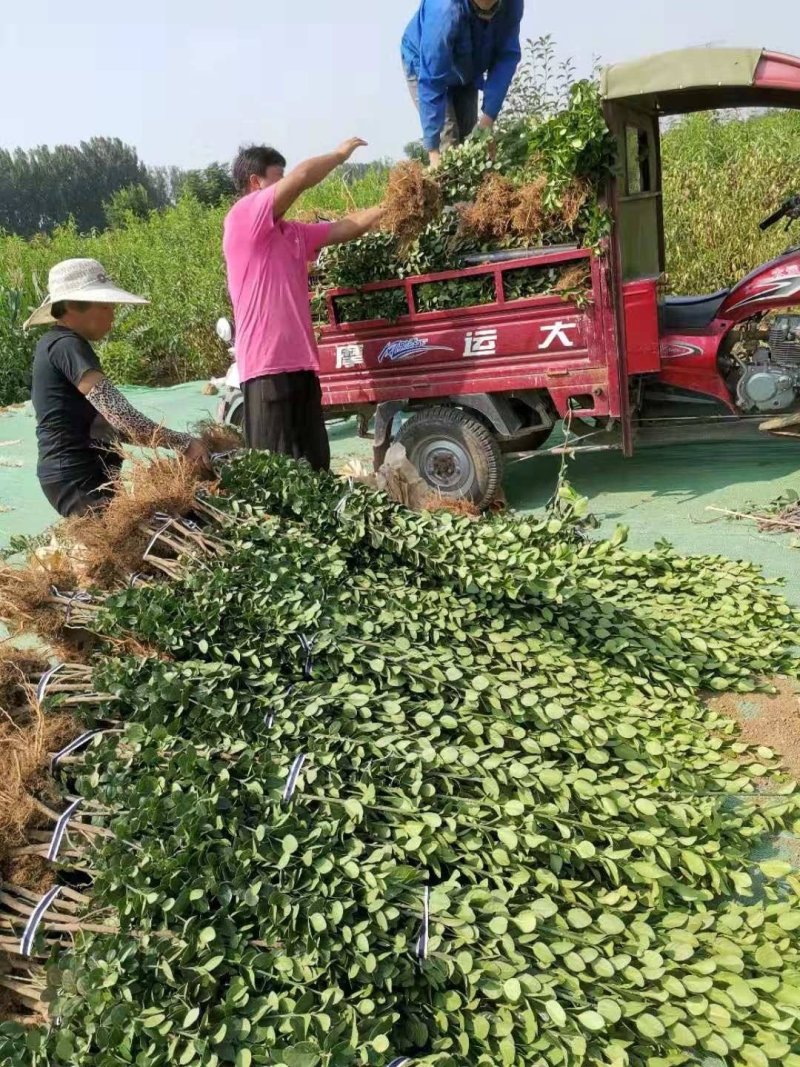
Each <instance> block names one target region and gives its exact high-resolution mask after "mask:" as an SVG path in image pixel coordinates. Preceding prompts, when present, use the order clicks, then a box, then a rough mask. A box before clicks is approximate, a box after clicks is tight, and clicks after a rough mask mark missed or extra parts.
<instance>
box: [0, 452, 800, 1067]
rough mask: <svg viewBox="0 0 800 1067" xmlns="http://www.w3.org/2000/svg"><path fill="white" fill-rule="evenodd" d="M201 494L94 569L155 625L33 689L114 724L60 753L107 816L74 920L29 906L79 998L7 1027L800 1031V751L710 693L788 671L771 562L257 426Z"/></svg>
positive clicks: (99, 619) (683, 1045)
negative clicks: (509, 511)
mask: <svg viewBox="0 0 800 1067" xmlns="http://www.w3.org/2000/svg"><path fill="white" fill-rule="evenodd" d="M191 511H192V514H193V516H194V517H193V519H192V520H191V521H192V522H193V524H194V525H195V526H196V527H197V530H196V531H194V532H196V533H197V534H198V537H199V540H191V539H189V538H184V537H183V534H182V533H180V532H179V527H181V525H182V524H181V522H180V517H176V518H175V519H174V520H173V525H172V526H171V527H168V528H166V529H165V530H164V531H163V532H162V533H158V531H157V532H156V536H155V537H154V539H153V541H152V543H151V544H150V545H148V546H147V547H148V553H147V556H148V560H149V562H150V564H151V567H152V569H151V572H150V578H149V580H147V581H146V582H144V583H135V584H134V585H133V586H132V587H130V588H124V589H121V588H120V585H121V583H120V582H119V581H118V580H117V578H116V576H113V577H112V580H111V582H110V583H109V587H108V588H107V589H103V588H102V587H101V584H100V583H98V584H96V585H94V586H93V587H92V588H91V589H90V593H91V595H92V597H93V609H94V610H93V615H92V618H91V625H92V627H93V629H94V631H95V633H96V635H97V637H98V639H99V640H105V641H109V642H111V643H110V645H109V646H108V647H109V648H112V649H113V648H114V647H116V642H118V641H119V640H120V639H121V638H123V637H125V636H126V635H134V636H135V637H136V639H137V640H139V641H140V642H142V643H143V644H145V645H147V646H149V647H150V648H152V649H153V650H154V651H158V652H159V653H160V657H161V658H156V657H155V656H151V657H141V656H139V657H128V658H124V657H119V656H116V655H109V654H106V655H103V656H102V657H99V658H98V659H97V660H96V661H95V662H94V663H93V664H91V665H86V666H83V667H81V666H74V667H67V668H63V669H62V672H59V674H57V675H55V676H53V678H52V680H51V682H50V684H49V685H48V686H47V687H45V692H44V693H43V694H42V699H41V701H40V704H41V706H42V710H43V712H44V714H55V713H57V712H58V710H59V709H60V708H61V707H62V706H63V705H64V704H65V703H66V702H67V701H68V700H70V699H74V692H73V690H71V689H70V690H69V691H66V692H65V691H61V690H60V689H59V688H58V687H59V684H64V682H61V683H59V678H60V677H62V674H63V677H64V678H65V679H68V680H69V684H70V685H71V686H79V687H80V691H81V694H82V700H83V703H82V704H81V705H80V708H79V710H80V714H81V716H82V718H83V719H84V727H85V728H86V730H87V732H89V733H92V732H94V731H95V730H98V731H101V732H100V734H99V736H96V737H94V738H93V740H92V741H91V742H90V743H89V744H88V745H87V746H86V747H85V748H83V749H82V750H81V752H80V754H77V755H75V756H73V757H70V760H71V762H69V763H68V764H65V765H64V767H63V768H62V771H61V774H62V781H63V784H64V788H65V792H66V793H67V795H68V796H69V797H72V798H74V800H78V801H80V805H81V807H80V809H79V810H81V811H83V812H84V813H87V814H86V815H84V816H82V818H86V817H88V818H90V821H91V823H92V824H93V825H94V826H95V827H96V828H97V829H98V831H99V830H101V829H102V830H104V831H106V832H105V833H104V834H103V835H101V836H96V838H95V839H93V840H90V839H88V838H87V837H85V836H84V837H83V838H82V839H80V840H75V841H73V842H72V844H73V845H74V848H73V849H72V851H71V852H70V854H69V856H68V857H66V858H68V859H69V864H67V863H65V865H64V866H65V870H64V871H63V872H62V873H61V877H62V879H67V878H68V877H69V870H70V869H71V866H72V864H77V865H78V866H79V867H80V869H81V870H82V871H84V872H87V871H88V872H90V879H91V886H90V887H89V886H84V887H83V888H82V889H81V890H80V894H81V900H80V902H79V901H73V899H72V898H70V897H66V900H65V903H66V904H68V905H70V906H72V905H73V904H74V905H75V906H76V907H78V908H79V911H78V913H77V917H75V918H74V919H73V927H74V928H75V930H74V945H73V946H72V947H71V948H70V949H69V950H65V946H64V945H63V943H62V938H63V935H64V932H65V931H66V930H68V929H69V925H68V920H67V919H66V918H65V916H64V914H63V912H62V910H60V909H59V906H58V905H59V902H58V901H56V902H55V907H54V908H53V909H50V910H48V911H47V912H46V915H45V916H44V918H43V920H42V923H41V926H40V928H39V930H38V933H36V935H35V937H34V940H33V942H32V946H31V947H32V949H33V951H34V953H36V954H37V956H38V958H40V959H42V960H44V958H45V957H46V955H47V952H48V950H49V951H50V964H49V970H50V975H49V987H50V990H51V992H50V994H48V996H49V997H53V998H55V1002H54V1003H53V1005H52V1009H51V1017H52V1019H53V1023H52V1025H51V1026H50V1028H49V1029H48V1028H42V1029H37V1030H34V1031H32V1032H27V1033H26V1032H25V1031H24V1030H23V1029H22V1028H21V1027H19V1026H18V1025H17V1024H9V1025H7V1026H5V1027H2V1028H0V1057H2V1056H6V1057H8V1058H9V1061H10V1062H14V1063H15V1064H17V1063H19V1064H25V1065H27V1064H29V1063H30V1064H31V1067H43V1065H44V1064H49V1065H50V1067H67V1065H70V1067H88V1065H92V1067H100V1065H101V1064H102V1065H106V1064H108V1063H114V1062H119V1063H138V1064H147V1065H148V1067H166V1065H167V1064H170V1065H172V1064H174V1063H183V1064H202V1065H207V1067H218V1065H221V1064H228V1063H233V1064H245V1065H249V1064H274V1065H279V1064H282V1065H285V1067H292V1065H294V1067H316V1065H323V1064H324V1065H330V1067H356V1065H359V1067H389V1065H390V1064H394V1065H397V1064H408V1065H409V1067H410V1065H412V1064H413V1065H415V1067H421V1065H424V1067H456V1065H464V1064H466V1065H473V1067H489V1065H492V1067H495V1065H497V1064H506V1065H508V1067H516V1065H519V1067H523V1065H526V1067H528V1065H530V1064H532V1063H543V1064H553V1065H560V1064H563V1065H568V1064H575V1065H583V1064H585V1065H587V1067H588V1065H590V1064H607V1065H611V1064H614V1065H616V1064H619V1065H632V1067H645V1065H648V1067H652V1065H656V1064H664V1065H667V1064H682V1063H687V1064H688V1063H694V1062H698V1061H711V1062H719V1063H722V1064H725V1065H728V1064H730V1065H739V1064H741V1065H744V1067H751V1065H752V1064H756V1063H759V1064H762V1063H766V1064H769V1063H771V1062H780V1061H782V1062H785V1063H787V1064H789V1067H797V1064H798V1062H800V1057H798V1054H797V1051H796V1049H797V1046H798V1041H800V949H798V946H797V940H796V930H797V929H798V928H800V903H799V902H798V895H799V894H800V879H798V878H797V877H796V876H795V875H793V874H792V872H791V868H790V865H789V864H788V863H785V862H783V861H781V860H778V859H768V860H764V861H762V862H761V863H756V862H754V860H753V854H754V850H755V849H758V848H763V846H764V845H765V843H767V842H768V841H769V840H770V838H771V837H773V836H774V835H775V834H778V833H784V832H788V831H790V830H791V829H792V827H793V826H794V825H795V824H796V821H797V818H798V805H797V798H796V791H795V786H794V784H793V783H791V782H788V781H785V780H784V779H782V778H781V777H780V775H779V772H778V770H777V761H776V758H775V756H774V755H773V754H772V753H771V752H770V751H768V750H766V749H760V750H759V751H757V752H752V751H749V750H748V749H747V748H746V747H745V746H744V745H741V744H739V743H738V742H737V741H736V738H735V734H734V729H733V726H732V725H731V724H730V723H729V722H727V721H726V720H725V719H723V718H721V717H720V716H718V715H716V714H715V713H713V712H710V711H708V710H707V709H706V708H705V707H704V705H703V703H702V702H701V699H700V697H701V691H702V689H704V688H708V687H710V688H718V689H728V688H733V689H738V690H747V689H749V688H752V687H753V686H755V685H756V678H755V675H757V674H762V673H774V672H776V671H779V670H780V671H788V672H794V671H796V661H795V653H794V648H795V645H796V641H797V630H798V625H797V624H798V619H797V617H796V616H795V614H794V613H793V612H792V611H791V610H790V609H789V608H788V607H787V606H786V605H785V604H784V603H783V602H782V600H781V599H780V597H779V596H778V595H777V593H776V592H775V591H774V590H773V589H772V588H770V587H769V586H768V585H767V584H766V583H765V582H764V581H763V579H761V577H760V576H759V575H758V573H757V572H756V571H755V569H754V568H752V567H748V566H746V565H742V564H734V563H730V562H727V561H723V560H719V559H714V558H707V557H706V558H696V559H684V558H683V557H680V556H679V555H677V554H676V553H675V552H673V551H671V550H670V549H668V548H667V547H665V546H660V547H659V548H657V549H654V550H652V551H650V552H639V553H635V552H630V551H628V550H627V549H626V547H625V544H624V538H623V537H622V536H618V537H616V538H614V539H613V540H611V541H591V540H589V539H588V536H587V525H586V522H585V506H584V504H583V503H582V502H581V501H579V500H578V499H576V498H574V497H573V496H572V495H571V494H570V493H569V491H568V490H566V489H564V490H562V493H561V497H560V499H559V501H558V507H557V508H556V509H555V510H553V511H551V512H550V513H549V514H548V515H547V516H545V517H544V518H543V519H542V520H539V521H533V520H523V519H518V518H515V517H513V516H500V517H496V518H487V519H481V520H477V521H476V520H475V519H472V518H461V517H459V516H454V515H451V514H447V513H445V514H429V513H422V514H412V513H410V512H406V511H405V510H404V509H402V508H401V507H399V506H398V505H396V504H393V503H392V502H391V501H388V500H386V498H385V497H382V496H381V495H380V494H377V493H375V492H374V491H373V490H370V489H369V488H367V487H364V486H360V485H352V486H347V485H344V484H343V483H341V482H338V481H337V480H335V479H334V478H332V477H330V476H326V475H316V474H313V473H312V472H311V471H310V470H309V469H307V468H305V467H303V466H297V465H295V464H293V463H291V462H290V461H287V460H284V459H281V458H279V457H271V456H265V455H257V454H250V455H244V456H241V457H237V458H235V459H233V460H232V461H230V462H229V463H228V464H226V465H225V467H224V469H223V470H222V471H221V476H220V482H219V486H218V487H214V488H211V489H206V490H201V491H200V493H199V495H198V496H197V497H196V498H195V500H194V502H193V504H192V505H191ZM189 532H192V531H189ZM173 533H175V536H174V537H173ZM98 573H99V574H102V575H106V574H109V573H110V570H109V566H108V563H107V562H105V563H103V565H102V566H99V567H98ZM159 576H161V577H159ZM80 609H81V608H80V605H77V607H76V608H75V609H74V610H78V611H80ZM709 620H713V622H712V623H711V624H710V622H709ZM87 621H89V620H88V619H87ZM109 722H112V723H114V724H117V725H116V727H115V728H117V729H121V730H122V732H121V733H114V734H112V733H110V732H108V730H107V726H108V723H109ZM757 787H758V788H760V789H761V792H760V793H758V794H757V793H756V789H757ZM74 800H73V801H72V802H74ZM81 907H82V908H83V910H82V911H81V910H80V908H81ZM12 921H14V920H12ZM18 926H19V920H16V926H15V930H17V929H18ZM56 1019H57V1020H58V1022H57V1024H56V1022H55V1020H56ZM3 1042H5V1044H3ZM109 1050H112V1052H111V1055H112V1056H113V1057H114V1058H112V1059H109ZM762 1057H763V1059H762Z"/></svg>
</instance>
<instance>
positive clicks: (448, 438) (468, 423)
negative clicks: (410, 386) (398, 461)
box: [397, 407, 503, 508]
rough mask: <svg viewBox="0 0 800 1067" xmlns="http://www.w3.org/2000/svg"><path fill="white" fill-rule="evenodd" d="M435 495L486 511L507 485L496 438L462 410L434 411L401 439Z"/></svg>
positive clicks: (408, 426)
mask: <svg viewBox="0 0 800 1067" xmlns="http://www.w3.org/2000/svg"><path fill="white" fill-rule="evenodd" d="M397 440H398V442H399V443H400V444H401V445H403V447H404V448H405V450H406V455H407V456H408V458H409V460H410V461H411V463H413V465H414V466H415V467H416V468H417V470H418V471H419V473H420V475H421V477H422V478H423V479H424V480H425V481H426V482H427V483H428V485H429V486H430V487H431V490H432V491H433V492H434V493H438V494H440V495H441V496H443V497H448V498H450V499H451V500H469V501H471V502H472V503H473V504H475V505H476V507H479V508H485V507H488V505H489V504H491V502H492V501H493V500H494V499H495V497H496V496H497V492H498V490H499V488H500V485H501V483H502V480H503V459H502V456H501V454H500V445H499V444H498V443H497V438H496V437H495V436H494V434H492V433H491V432H490V431H489V430H487V429H486V427H485V426H484V425H483V423H482V422H479V421H478V419H476V418H475V416H474V415H468V414H467V413H466V412H465V411H461V409H460V408H448V407H430V408H425V409H424V410H422V411H420V412H419V413H418V414H416V415H413V416H412V417H411V418H410V419H409V420H408V421H407V422H406V423H405V424H404V425H403V428H402V429H401V431H400V433H399V434H398V436H397Z"/></svg>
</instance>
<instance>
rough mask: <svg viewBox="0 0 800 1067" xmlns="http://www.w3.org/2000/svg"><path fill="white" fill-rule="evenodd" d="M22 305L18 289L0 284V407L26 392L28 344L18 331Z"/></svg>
mask: <svg viewBox="0 0 800 1067" xmlns="http://www.w3.org/2000/svg"><path fill="white" fill-rule="evenodd" d="M23 307H24V303H23V294H22V292H21V291H20V290H19V289H4V288H3V287H2V285H0V407H2V406H3V405H5V404H18V403H21V402H22V401H23V400H26V399H27V397H28V395H29V393H30V384H31V382H30V367H31V352H30V346H29V345H28V344H27V343H26V342H25V340H24V338H23V335H22V322H23V314H22V309H23Z"/></svg>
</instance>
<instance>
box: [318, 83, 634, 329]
mask: <svg viewBox="0 0 800 1067" xmlns="http://www.w3.org/2000/svg"><path fill="white" fill-rule="evenodd" d="M613 165H614V147H613V140H612V138H611V136H610V134H609V132H608V130H607V128H606V126H605V123H604V120H603V115H602V110H601V106H600V100H599V95H598V92H597V89H596V87H595V86H593V85H591V84H590V83H588V82H580V83H578V84H576V85H575V86H574V87H573V91H572V95H571V100H570V103H569V106H568V107H567V108H566V109H565V110H564V111H562V112H561V113H560V114H557V115H555V116H553V117H551V118H548V119H546V120H544V121H539V120H537V121H530V122H520V123H515V124H512V125H510V126H508V127H506V128H503V129H501V130H499V131H496V132H493V133H492V134H491V135H490V134H489V133H487V132H485V131H484V132H483V133H479V134H476V135H474V136H473V137H472V138H470V139H469V140H468V141H467V142H466V143H465V144H463V145H461V146H459V147H457V148H454V149H451V150H449V151H447V152H445V153H444V155H443V157H442V164H441V166H440V168H439V169H437V170H436V171H435V172H425V171H424V170H423V169H422V167H421V165H420V164H419V163H415V162H405V163H402V164H400V166H399V167H398V168H396V169H395V171H393V172H392V174H391V176H390V182H389V192H388V198H387V202H386V206H387V213H386V216H385V220H384V229H383V231H382V232H380V233H377V234H370V235H368V236H366V237H364V238H362V239H361V240H360V241H355V242H351V243H350V244H348V245H343V246H338V247H332V248H329V249H326V251H325V253H324V255H323V259H322V274H321V277H322V284H323V285H324V286H325V287H327V288H356V289H358V288H359V287H361V286H363V285H366V284H368V283H370V282H377V281H387V280H392V279H403V278H406V277H409V276H412V275H420V274H430V273H435V272H439V271H446V270H457V269H459V268H460V267H462V266H464V263H465V259H466V257H468V256H471V255H476V254H478V253H486V252H493V251H498V250H506V249H527V248H531V247H539V246H543V245H544V246H547V245H558V244H563V243H574V244H576V245H578V246H579V247H586V248H597V247H599V246H600V244H601V243H602V241H603V240H604V238H605V237H606V236H607V235H608V233H609V232H610V217H609V214H608V211H607V209H606V207H605V204H604V197H605V187H606V184H607V181H608V177H609V175H610V173H611V170H612V167H613ZM449 284H450V285H451V288H452V289H453V291H452V292H451V294H450V297H449V303H447V304H445V305H441V304H436V305H435V306H434V307H427V306H424V307H421V308H418V310H425V311H427V310H439V309H441V307H442V306H445V307H458V306H460V307H464V306H469V305H473V304H476V303H482V302H485V301H483V300H481V299H480V298H479V296H480V294H479V293H476V291H475V290H474V286H473V287H470V285H469V280H465V281H464V282H454V283H449ZM459 285H460V286H461V287H462V289H461V291H460V292H459V293H457V292H456V289H457V288H458V286H459ZM553 291H555V290H553V289H550V290H539V289H533V288H531V290H530V291H525V290H521V291H520V292H518V293H516V294H514V295H512V297H511V298H512V299H522V298H523V297H528V296H531V295H538V294H539V293H541V292H553ZM402 297H403V293H402V290H392V289H388V290H383V291H379V292H375V293H362V294H357V295H356V296H351V297H348V298H346V299H345V300H340V301H339V302H338V305H337V306H338V313H339V320H340V321H358V320H360V319H365V318H389V319H392V318H397V317H399V316H400V315H402V314H404V312H405V307H404V304H403V303H402V302H401V298H402ZM476 297H478V298H476ZM492 299H493V296H492Z"/></svg>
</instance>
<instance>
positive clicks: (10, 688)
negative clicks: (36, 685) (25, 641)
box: [0, 642, 48, 718]
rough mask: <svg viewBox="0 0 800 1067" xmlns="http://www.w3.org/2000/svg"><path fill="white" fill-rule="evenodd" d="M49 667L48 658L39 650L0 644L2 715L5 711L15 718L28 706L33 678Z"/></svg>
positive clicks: (0, 710) (0, 698)
mask: <svg viewBox="0 0 800 1067" xmlns="http://www.w3.org/2000/svg"><path fill="white" fill-rule="evenodd" d="M47 667H48V663H47V660H46V659H45V657H44V656H42V655H40V654H39V653H37V652H34V651H31V650H28V649H19V648H16V647H15V646H14V645H11V644H9V643H8V642H4V643H2V644H0V716H1V715H2V713H3V712H5V713H6V714H7V715H8V716H10V717H12V718H13V717H14V716H15V715H16V714H17V713H19V712H20V711H22V710H23V709H24V708H25V707H26V706H27V703H28V699H29V694H30V686H31V683H32V681H33V679H34V678H36V677H38V676H39V675H41V674H43V673H44V671H46V670H47Z"/></svg>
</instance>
